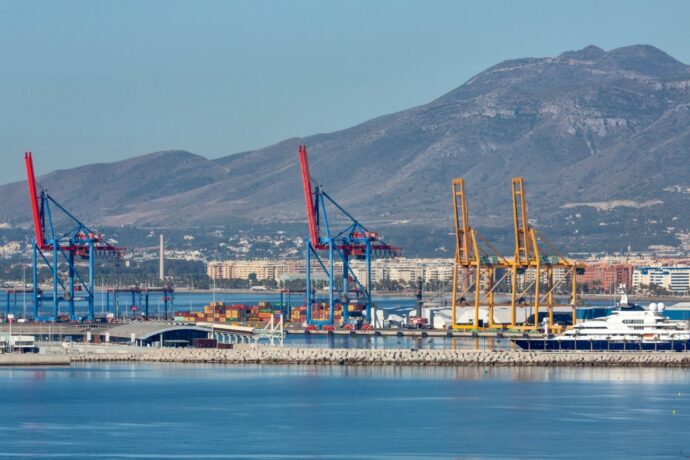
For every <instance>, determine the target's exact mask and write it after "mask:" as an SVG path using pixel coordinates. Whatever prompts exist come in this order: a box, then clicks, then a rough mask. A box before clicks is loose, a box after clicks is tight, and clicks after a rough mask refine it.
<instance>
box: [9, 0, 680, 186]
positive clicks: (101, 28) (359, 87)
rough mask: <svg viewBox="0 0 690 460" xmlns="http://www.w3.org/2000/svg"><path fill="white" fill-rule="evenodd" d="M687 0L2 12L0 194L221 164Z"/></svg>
mask: <svg viewBox="0 0 690 460" xmlns="http://www.w3.org/2000/svg"><path fill="white" fill-rule="evenodd" d="M688 18H690V1H673V0H669V1H664V2H659V1H632V0H628V1H605V0H597V1H589V0H572V1H568V2H565V1H552V0H551V1H538V0H530V1H496V0H493V1H487V0H481V1H469V0H468V1H459V0H451V1H443V0H434V1H407V0H362V1H359V0H348V1H328V0H318V1H307V0H304V1H300V0H294V1H259V0H252V1H239V0H238V1H229V0H227V1H212V0H193V1H192V0H190V1H175V0H160V1H158V0H117V1H115V0H99V1H93V0H74V1H59V0H46V1H32V0H16V1H13V0H4V1H2V2H0V160H1V163H0V183H7V182H13V181H17V180H23V179H24V169H23V162H22V159H23V152H25V151H27V150H31V151H32V152H33V154H34V162H35V165H36V171H37V173H38V174H42V173H46V172H49V171H53V170H55V169H65V168H70V167H74V166H79V165H83V164H89V163H95V162H109V161H116V160H121V159H125V158H129V157H133V156H137V155H142V154H146V153H150V152H155V151H159V150H169V149H183V150H188V151H190V152H193V153H196V154H199V155H203V156H205V157H207V158H218V157H222V156H226V155H230V154H234V153H238V152H242V151H246V150H251V149H255V148H261V147H264V146H267V145H271V144H273V143H276V142H279V141H281V140H283V139H286V138H290V137H294V136H306V135H310V134H316V133H320V132H330V131H335V130H339V129H343V128H347V127H350V126H353V125H356V124H359V123H361V122H364V121H366V120H369V119H371V118H374V117H376V116H379V115H384V114H387V113H392V112H396V111H399V110H404V109H407V108H410V107H413V106H416V105H420V104H424V103H426V102H429V101H431V100H433V99H435V98H437V97H439V96H441V95H442V94H444V93H446V92H448V91H450V90H452V89H454V88H456V87H457V86H460V85H461V84H462V83H463V82H465V81H467V80H468V79H470V78H471V77H472V76H473V75H475V74H477V73H479V72H481V71H482V70H484V69H486V68H487V67H490V66H492V65H494V64H496V63H498V62H500V61H502V60H505V59H516V58H521V57H544V56H555V55H558V54H560V53H561V52H563V51H566V50H573V49H580V48H583V47H585V46H587V45H590V44H594V45H597V46H599V47H601V48H604V49H606V50H609V49H613V48H617V47H621V46H627V45H632V44H643V43H644V44H651V45H654V46H656V47H658V48H660V49H662V50H663V51H665V52H666V53H668V54H670V55H671V56H673V57H675V58H676V59H678V60H680V61H682V62H685V63H690V28H689V27H688V23H689V20H688Z"/></svg>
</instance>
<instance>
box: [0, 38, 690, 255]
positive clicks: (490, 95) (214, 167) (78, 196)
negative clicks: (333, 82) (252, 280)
mask: <svg viewBox="0 0 690 460" xmlns="http://www.w3.org/2000/svg"><path fill="white" fill-rule="evenodd" d="M298 144H306V145H307V146H308V150H309V154H310V166H311V172H312V175H313V176H314V177H315V178H316V179H317V180H319V181H320V182H321V183H322V184H324V187H325V189H326V190H327V191H329V193H330V194H331V195H332V196H334V197H335V198H336V199H337V200H338V201H339V202H340V203H341V204H342V205H344V206H345V207H346V208H347V209H348V210H350V211H352V212H353V213H354V214H355V215H356V216H357V217H359V218H360V219H361V220H362V221H363V222H365V223H367V224H371V226H372V227H375V228H378V227H382V228H397V229H398V230H396V231H395V233H399V229H400V228H405V227H406V226H410V228H415V229H417V230H415V231H424V229H425V228H437V229H444V228H447V229H448V230H451V228H452V227H451V226H450V218H451V197H450V180H451V179H452V178H453V177H464V178H465V181H466V190H467V195H468V200H469V212H470V216H471V219H472V222H473V223H474V224H475V225H476V226H478V227H482V228H486V229H487V231H488V232H489V233H491V232H492V231H498V230H499V229H500V230H501V231H502V232H503V233H505V234H509V232H510V215H511V199H510V178H511V177H513V176H524V177H525V179H526V184H527V185H526V190H527V197H528V203H529V214H530V217H531V220H533V221H534V222H535V223H536V224H537V225H538V226H539V227H541V228H544V229H545V232H546V233H548V234H549V236H550V237H551V238H552V239H556V240H558V241H559V242H562V244H568V245H569V247H598V246H601V248H602V249H620V248H623V247H625V246H627V245H629V244H632V245H633V246H634V247H636V248H638V249H645V248H646V246H649V245H653V244H667V245H669V244H670V245H676V246H678V245H681V243H682V241H683V239H684V238H687V237H686V236H685V234H686V233H687V234H690V230H689V229H690V212H688V211H690V179H688V177H690V174H689V173H690V166H689V164H690V162H689V161H688V160H689V157H690V155H689V154H688V152H690V67H689V66H688V65H686V64H683V63H681V62H679V61H677V60H675V59H674V58H672V57H670V56H669V55H667V54H666V53H664V52H663V51H661V50H659V49H657V48H654V47H652V46H647V45H636V46H629V47H624V48H618V49H614V50H611V51H604V50H602V49H600V48H597V47H595V46H589V47H587V48H584V49H582V50H577V51H568V52H565V53H562V54H561V55H559V56H556V57H549V58H525V59H516V60H510V61H505V62H502V63H500V64H498V65H495V66H493V67H491V68H489V69H487V70H485V71H484V72H481V73H480V74H478V75H476V76H474V77H473V78H471V79H470V80H469V81H467V82H465V83H464V84H463V85H461V86H460V87H458V88H457V89H455V90H453V91H451V92H449V93H447V94H445V95H443V96H441V97H440V98H438V99H436V100H434V101H431V102H429V103H428V104H425V105H422V106H418V107H414V108H412V109H409V110H405V111H402V112H398V113H394V114H390V115H385V116H382V117H378V118H375V119H373V120H370V121H367V122H365V123H362V124H360V125H357V126H354V127H351V128H348V129H345V130H342V131H337V132H334V133H327V134H317V135H314V136H309V137H305V138H293V139H288V140H285V141H283V142H280V143H278V144H276V145H272V146H269V147H266V148H263V149H260V150H255V151H250V152H244V153H240V154H235V155H229V156H227V157H223V158H220V159H217V160H208V159H205V158H203V157H200V156H197V155H193V154H191V153H188V152H180V151H174V152H158V153H154V154H150V155H145V156H142V157H137V158H133V159H130V160H126V161H121V162H116V163H110V164H107V165H103V164H101V165H89V166H84V167H81V168H76V169H72V170H66V171H56V172H54V173H51V174H48V175H46V176H43V177H41V178H40V182H41V183H42V184H43V185H45V186H46V187H47V188H49V190H50V191H51V193H52V194H53V195H55V196H56V197H59V198H60V199H61V200H62V201H64V202H65V204H66V205H68V206H72V207H77V208H78V210H79V211H78V214H79V215H80V216H84V219H86V220H88V221H94V222H96V223H99V224H101V225H120V224H134V225H140V226H144V225H146V226H149V225H152V226H172V225H175V226H188V225H210V224H224V223H230V222H232V223H238V222H247V223H252V222H254V223H257V222H258V223H264V224H267V223H275V224H277V223H280V222H299V221H302V220H304V216H303V214H304V211H303V195H302V190H301V182H300V177H299V166H298V163H297V146H298ZM0 194H1V196H3V197H6V199H5V200H3V203H0V221H6V222H10V223H15V224H16V223H26V222H28V219H29V216H28V205H26V197H25V194H26V192H25V185H24V184H23V183H19V184H8V185H4V186H2V187H0ZM87 194H88V195H91V198H93V199H94V200H95V202H96V203H97V204H98V205H97V206H94V207H92V208H89V209H87V208H88V207H87V206H85V205H84V201H83V199H82V198H83V197H84V196H86V195H87ZM420 229H421V230H420Z"/></svg>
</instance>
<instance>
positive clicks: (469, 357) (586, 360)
mask: <svg viewBox="0 0 690 460" xmlns="http://www.w3.org/2000/svg"><path fill="white" fill-rule="evenodd" d="M70 359H71V361H72V362H160V363H218V364H310V365H353V366H357V365H359V366H366V365H372V366H377V365H387V366H547V367H548V366H578V367H683V368H690V352H688V353H672V352H671V353H664V352H553V353H548V352H547V353H545V352H526V351H466V350H409V349H406V350H361V349H323V348H287V347H286V348H277V347H275V348H274V347H257V348H242V349H231V350H220V349H192V348H178V349H170V348H169V349H156V350H152V351H150V352H148V353H74V354H70Z"/></svg>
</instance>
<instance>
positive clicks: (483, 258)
mask: <svg viewBox="0 0 690 460" xmlns="http://www.w3.org/2000/svg"><path fill="white" fill-rule="evenodd" d="M452 188H453V217H454V219H453V220H454V224H455V259H454V261H453V294H452V296H453V297H452V300H451V321H452V326H453V329H477V328H480V327H484V326H488V327H494V326H495V325H496V323H495V321H494V308H495V306H496V305H495V303H494V290H495V289H496V286H498V284H499V283H500V282H501V281H502V280H503V278H505V277H506V276H507V274H508V273H509V269H510V268H511V267H512V264H510V263H509V262H508V261H507V260H506V259H505V258H504V257H502V256H500V255H499V254H498V252H497V251H496V250H495V249H494V247H493V246H491V244H490V243H489V242H487V241H486V240H484V239H483V238H482V237H481V236H480V234H479V233H477V231H476V230H475V229H473V228H472V227H471V226H470V224H469V216H468V212H467V200H466V199H465V181H464V179H462V178H457V179H453V180H452ZM501 271H503V275H502V278H501V279H499V280H498V281H496V277H497V274H499V273H501ZM470 301H471V304H470ZM480 304H482V305H487V306H488V310H489V311H488V322H487V323H486V324H484V323H483V322H482V323H480V318H479V316H480V312H479V307H480ZM470 305H471V306H473V307H474V308H473V310H474V312H473V315H472V319H471V322H463V323H460V322H459V318H458V309H459V308H461V307H467V306H470Z"/></svg>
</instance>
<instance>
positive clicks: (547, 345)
mask: <svg viewBox="0 0 690 460" xmlns="http://www.w3.org/2000/svg"><path fill="white" fill-rule="evenodd" d="M513 342H514V343H515V344H516V345H517V346H518V347H520V348H522V349H523V350H535V351H690V340H669V341H646V340H596V339H592V340H590V339H514V340H513Z"/></svg>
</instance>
